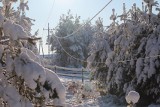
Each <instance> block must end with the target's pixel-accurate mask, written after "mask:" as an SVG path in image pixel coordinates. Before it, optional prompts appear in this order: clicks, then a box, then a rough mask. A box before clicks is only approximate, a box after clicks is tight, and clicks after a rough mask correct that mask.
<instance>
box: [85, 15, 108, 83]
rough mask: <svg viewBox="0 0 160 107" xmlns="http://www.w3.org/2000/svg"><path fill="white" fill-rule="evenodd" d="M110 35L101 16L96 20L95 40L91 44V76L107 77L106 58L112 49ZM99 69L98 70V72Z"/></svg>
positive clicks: (100, 78) (89, 60) (89, 58)
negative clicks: (105, 29)
mask: <svg viewBox="0 0 160 107" xmlns="http://www.w3.org/2000/svg"><path fill="white" fill-rule="evenodd" d="M108 40H109V36H108V34H106V32H105V31H104V27H103V22H102V19H101V18H99V19H98V20H97V21H96V26H95V33H94V35H93V41H92V42H91V44H90V52H89V55H90V56H89V57H88V59H87V61H88V65H87V66H88V68H91V71H92V73H91V78H92V79H94V78H98V79H99V81H104V79H105V76H106V75H105V74H106V73H105V72H106V71H105V70H104V69H103V68H104V67H105V60H106V59H107V57H108V55H107V54H108V53H109V52H110V51H111V49H110V45H109V41H108ZM96 71H98V72H96Z"/></svg>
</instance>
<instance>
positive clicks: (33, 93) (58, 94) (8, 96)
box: [0, 0, 65, 107]
mask: <svg viewBox="0 0 160 107" xmlns="http://www.w3.org/2000/svg"><path fill="white" fill-rule="evenodd" d="M1 2H2V4H3V5H2V7H1V8H2V9H3V10H4V11H0V25H1V26H0V27H1V28H2V29H1V35H0V99H1V102H2V101H3V102H4V105H8V106H9V107H24V106H25V107H34V106H41V107H44V106H45V104H46V103H47V102H50V101H52V104H53V105H55V106H65V88H64V86H63V85H62V83H61V81H60V79H59V77H58V76H57V74H55V73H54V71H51V70H49V69H46V68H44V67H43V63H42V62H41V60H40V58H39V57H38V55H37V53H36V51H35V50H36V45H35V42H34V40H36V39H37V38H35V37H31V34H30V32H29V31H30V28H31V25H32V24H31V20H30V19H29V18H28V19H25V20H26V21H25V23H26V25H25V27H23V24H24V23H23V22H22V20H20V19H19V17H21V18H22V17H23V18H24V14H25V8H27V9H28V7H27V3H23V0H22V1H21V2H20V7H19V9H18V10H15V11H14V13H19V14H18V17H17V14H13V9H12V8H11V6H12V3H13V2H16V1H15V0H2V1H1ZM21 12H22V13H21ZM23 18H22V19H23ZM25 18H27V17H25ZM27 20H28V21H27ZM23 21H24V20H23ZM21 24H22V25H21ZM0 106H3V104H2V103H0Z"/></svg>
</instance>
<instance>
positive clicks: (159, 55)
mask: <svg viewBox="0 0 160 107" xmlns="http://www.w3.org/2000/svg"><path fill="white" fill-rule="evenodd" d="M57 41H58V43H59V45H60V47H61V48H62V50H63V51H64V52H65V53H66V54H67V55H68V56H70V57H71V58H73V59H75V60H77V61H81V62H85V63H97V64H105V63H106V62H96V61H94V62H91V61H86V60H82V59H79V58H76V57H74V56H73V55H71V54H70V53H68V52H67V51H66V50H65V49H64V48H63V46H62V44H61V43H60V41H59V39H58V38H57ZM156 57H160V54H158V55H154V56H147V57H144V58H135V59H130V60H119V61H116V62H112V63H117V62H118V63H125V62H130V61H136V60H138V59H149V58H156Z"/></svg>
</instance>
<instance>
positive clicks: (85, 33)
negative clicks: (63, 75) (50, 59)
mask: <svg viewBox="0 0 160 107" xmlns="http://www.w3.org/2000/svg"><path fill="white" fill-rule="evenodd" d="M81 26H82V24H81V23H80V16H75V17H73V15H72V14H71V13H70V11H69V12H68V14H67V15H64V14H63V15H62V16H61V18H60V21H59V24H58V27H57V28H56V31H55V34H53V36H52V37H51V41H50V43H51V45H52V51H55V53H56V60H55V61H54V62H58V63H55V64H57V65H60V66H73V67H79V66H82V63H81V60H85V59H86V57H87V53H88V52H87V51H88V49H87V48H86V47H88V45H89V41H90V40H91V36H92V33H93V31H92V27H91V24H90V23H88V24H86V25H85V26H84V27H83V29H79V28H80V27H81ZM77 31H78V32H77ZM74 32H76V33H74ZM72 33H73V34H72ZM70 34H72V35H70ZM65 36H69V37H66V38H65ZM57 37H59V38H57ZM61 37H64V38H61ZM59 42H60V44H61V45H60V44H59ZM72 56H73V57H75V58H73V57H72ZM78 59H81V60H78Z"/></svg>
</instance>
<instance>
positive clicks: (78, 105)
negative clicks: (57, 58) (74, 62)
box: [59, 76, 160, 107]
mask: <svg viewBox="0 0 160 107" xmlns="http://www.w3.org/2000/svg"><path fill="white" fill-rule="evenodd" d="M59 77H60V80H61V82H62V83H63V84H64V86H65V87H66V89H67V88H68V84H69V83H71V82H75V83H80V84H82V79H81V78H76V77H67V76H59ZM85 82H88V83H89V80H88V79H85V80H84V83H85ZM93 94H95V93H93ZM66 98H67V100H66V103H68V104H71V105H73V107H127V105H122V102H121V101H120V99H118V98H117V97H116V96H113V95H106V96H103V97H101V96H98V97H97V98H96V99H94V98H84V99H81V101H79V102H78V101H77V98H76V95H74V94H73V93H71V92H70V91H69V90H67V92H66ZM148 107H160V105H154V104H151V105H149V106H148Z"/></svg>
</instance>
